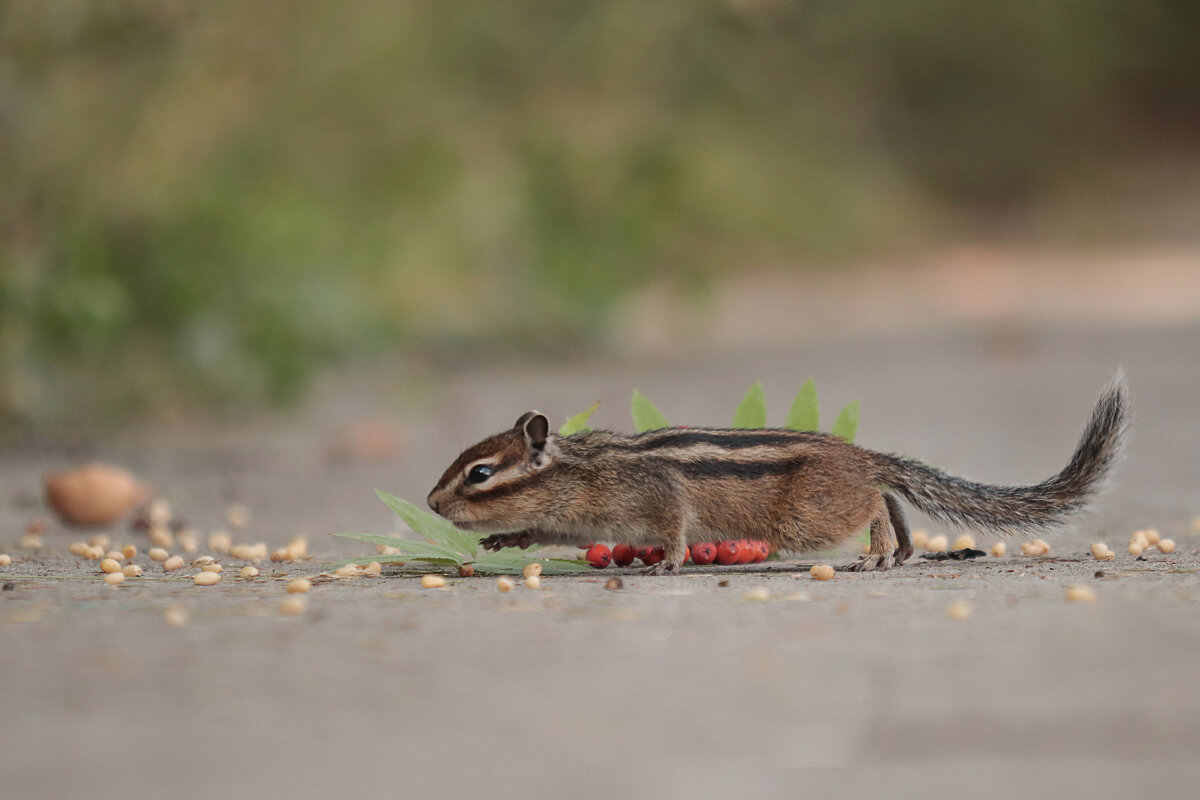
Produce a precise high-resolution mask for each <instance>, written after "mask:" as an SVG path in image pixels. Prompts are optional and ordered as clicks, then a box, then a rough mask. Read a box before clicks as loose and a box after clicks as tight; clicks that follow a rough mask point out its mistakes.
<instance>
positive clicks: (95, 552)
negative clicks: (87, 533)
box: [87, 546, 104, 561]
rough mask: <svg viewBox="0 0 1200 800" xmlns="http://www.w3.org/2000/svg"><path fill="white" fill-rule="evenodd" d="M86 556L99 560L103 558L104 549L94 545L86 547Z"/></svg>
mask: <svg viewBox="0 0 1200 800" xmlns="http://www.w3.org/2000/svg"><path fill="white" fill-rule="evenodd" d="M87 557H88V558H90V559H91V560H92V561H100V560H101V559H102V558H104V549H103V548H100V547H95V546H92V547H88V553H87Z"/></svg>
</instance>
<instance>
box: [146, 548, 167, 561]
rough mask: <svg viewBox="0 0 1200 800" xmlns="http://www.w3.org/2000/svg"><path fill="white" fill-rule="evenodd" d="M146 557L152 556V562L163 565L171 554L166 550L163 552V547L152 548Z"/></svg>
mask: <svg viewBox="0 0 1200 800" xmlns="http://www.w3.org/2000/svg"><path fill="white" fill-rule="evenodd" d="M146 555H148V556H150V560H151V561H157V562H159V563H160V564H161V563H162V562H163V561H166V560H167V559H168V558H169V557H170V555H171V554H170V553H168V552H167V551H166V550H163V549H162V548H161V547H151V548H150V552H149V553H146Z"/></svg>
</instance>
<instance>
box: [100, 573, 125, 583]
mask: <svg viewBox="0 0 1200 800" xmlns="http://www.w3.org/2000/svg"><path fill="white" fill-rule="evenodd" d="M104 582H105V583H107V584H108V585H109V586H117V585H119V584H122V583H124V582H125V575H124V574H123V573H120V572H110V573H108V574H107V575H105V576H104Z"/></svg>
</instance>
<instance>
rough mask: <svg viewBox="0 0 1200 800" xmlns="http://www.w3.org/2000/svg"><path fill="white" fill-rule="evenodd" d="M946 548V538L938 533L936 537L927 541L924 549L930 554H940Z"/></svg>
mask: <svg viewBox="0 0 1200 800" xmlns="http://www.w3.org/2000/svg"><path fill="white" fill-rule="evenodd" d="M946 547H947V542H946V537H945V536H944V535H942V534H940V533H939V534H938V535H937V536H934V537H933V538H932V539H930V540H929V544H927V545H926V546H925V549H926V550H928V551H929V552H931V553H941V552H943V551H945V549H946Z"/></svg>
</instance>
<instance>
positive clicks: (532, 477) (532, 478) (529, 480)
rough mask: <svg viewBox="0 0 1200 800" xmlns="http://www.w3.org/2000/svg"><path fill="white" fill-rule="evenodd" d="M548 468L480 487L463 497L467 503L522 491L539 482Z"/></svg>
mask: <svg viewBox="0 0 1200 800" xmlns="http://www.w3.org/2000/svg"><path fill="white" fill-rule="evenodd" d="M549 469H551V468H547V469H544V470H540V471H538V472H531V473H530V474H528V475H525V476H524V477H521V478H517V479H516V480H514V481H508V482H507V483H501V484H498V485H497V486H495V487H493V488H491V489H480V490H477V491H474V492H471V493H470V494H467V495H464V496H463V499H464V500H466V501H467V502H468V503H474V502H478V501H481V500H492V499H493V498H496V497H507V496H508V495H510V494H516V493H517V492H523V491H525V489H527V488H528V487H530V486H536V485H537V484H539V483H541V482H542V480H543V479H544V478H545V477H546V472H547V471H549Z"/></svg>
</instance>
